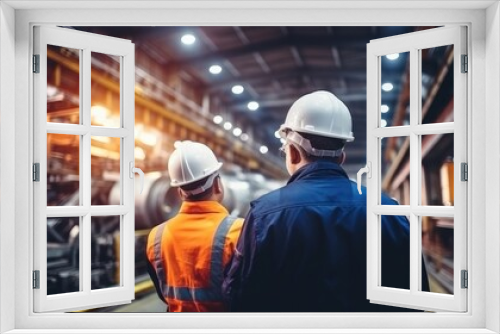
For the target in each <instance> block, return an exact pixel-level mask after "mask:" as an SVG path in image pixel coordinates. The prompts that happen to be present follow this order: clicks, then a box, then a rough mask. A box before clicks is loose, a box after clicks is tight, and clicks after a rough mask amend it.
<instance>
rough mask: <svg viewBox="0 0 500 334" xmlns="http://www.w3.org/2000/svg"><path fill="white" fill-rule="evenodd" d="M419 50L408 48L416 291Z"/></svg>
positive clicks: (412, 262) (412, 259) (413, 283)
mask: <svg viewBox="0 0 500 334" xmlns="http://www.w3.org/2000/svg"><path fill="white" fill-rule="evenodd" d="M419 60H420V52H419V50H418V49H415V48H414V49H411V50H410V128H411V133H410V175H411V177H410V208H411V213H410V217H409V218H410V291H411V292H412V293H415V292H417V291H418V286H417V284H418V281H419V280H418V275H419V272H418V269H419V267H418V262H419V261H418V254H419V253H418V249H419V245H418V230H419V229H418V217H417V216H416V215H415V214H414V213H413V209H414V208H415V207H416V206H417V205H418V199H419V195H420V187H419V186H418V185H419V183H418V182H419V169H420V168H419V164H418V161H419V153H420V150H419V145H418V141H419V138H418V135H417V134H415V131H414V130H415V127H416V126H417V124H418V115H419V111H420V101H419V100H420V85H419V83H420V71H419V67H420V66H419V63H420V61H419Z"/></svg>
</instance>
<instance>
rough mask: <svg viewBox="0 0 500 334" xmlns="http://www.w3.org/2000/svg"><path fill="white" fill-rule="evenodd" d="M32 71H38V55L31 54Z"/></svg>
mask: <svg viewBox="0 0 500 334" xmlns="http://www.w3.org/2000/svg"><path fill="white" fill-rule="evenodd" d="M33 73H40V55H33Z"/></svg>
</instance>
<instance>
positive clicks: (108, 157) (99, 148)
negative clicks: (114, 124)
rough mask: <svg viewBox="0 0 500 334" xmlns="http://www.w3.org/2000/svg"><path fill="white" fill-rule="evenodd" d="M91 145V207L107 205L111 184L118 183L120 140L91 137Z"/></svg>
mask: <svg viewBox="0 0 500 334" xmlns="http://www.w3.org/2000/svg"><path fill="white" fill-rule="evenodd" d="M91 145H92V146H91V149H90V152H91V154H92V161H91V164H92V172H91V177H92V190H91V191H92V205H108V204H110V203H109V193H110V190H111V188H112V186H113V184H114V183H115V182H116V183H118V184H119V183H120V146H121V139H120V138H113V137H100V136H92V141H91ZM118 189H119V188H118ZM118 198H120V197H119V196H118ZM114 204H120V203H114Z"/></svg>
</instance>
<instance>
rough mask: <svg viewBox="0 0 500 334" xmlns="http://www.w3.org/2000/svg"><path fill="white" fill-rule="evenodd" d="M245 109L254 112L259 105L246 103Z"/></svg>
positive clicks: (253, 102)
mask: <svg viewBox="0 0 500 334" xmlns="http://www.w3.org/2000/svg"><path fill="white" fill-rule="evenodd" d="M247 107H248V109H250V110H251V111H255V110H257V109H259V104H258V103H257V102H255V101H251V102H248V104H247Z"/></svg>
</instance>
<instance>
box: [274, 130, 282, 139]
mask: <svg viewBox="0 0 500 334" xmlns="http://www.w3.org/2000/svg"><path fill="white" fill-rule="evenodd" d="M274 136H275V137H276V138H278V139H279V138H281V135H280V130H276V132H275V133H274Z"/></svg>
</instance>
